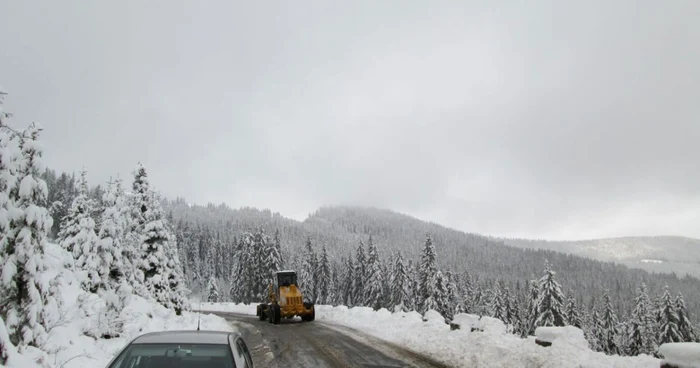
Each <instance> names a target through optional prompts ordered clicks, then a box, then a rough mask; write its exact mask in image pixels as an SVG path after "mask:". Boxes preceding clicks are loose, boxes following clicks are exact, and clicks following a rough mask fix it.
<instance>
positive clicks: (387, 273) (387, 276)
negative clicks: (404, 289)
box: [379, 257, 394, 310]
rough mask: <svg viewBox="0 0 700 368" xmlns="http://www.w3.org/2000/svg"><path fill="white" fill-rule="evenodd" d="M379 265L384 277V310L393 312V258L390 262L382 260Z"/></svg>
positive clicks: (382, 301)
mask: <svg viewBox="0 0 700 368" xmlns="http://www.w3.org/2000/svg"><path fill="white" fill-rule="evenodd" d="M379 265H380V267H379V268H380V269H381V275H382V298H381V299H382V300H381V303H382V308H386V309H387V310H393V309H394V308H393V306H392V305H391V277H392V274H393V272H392V269H393V263H392V260H391V257H390V259H388V260H380V262H379Z"/></svg>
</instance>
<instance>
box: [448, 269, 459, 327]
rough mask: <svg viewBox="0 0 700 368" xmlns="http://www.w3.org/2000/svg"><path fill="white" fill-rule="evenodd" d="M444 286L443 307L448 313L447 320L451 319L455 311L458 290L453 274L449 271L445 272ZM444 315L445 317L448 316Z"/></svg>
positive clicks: (457, 301) (457, 302)
mask: <svg viewBox="0 0 700 368" xmlns="http://www.w3.org/2000/svg"><path fill="white" fill-rule="evenodd" d="M445 287H446V289H447V290H446V297H445V309H446V311H447V313H448V316H449V320H450V321H452V318H453V317H454V315H455V313H456V311H457V305H458V304H459V301H460V298H459V292H458V291H457V280H456V277H455V275H454V274H453V273H452V272H450V271H446V272H445ZM448 316H446V317H448Z"/></svg>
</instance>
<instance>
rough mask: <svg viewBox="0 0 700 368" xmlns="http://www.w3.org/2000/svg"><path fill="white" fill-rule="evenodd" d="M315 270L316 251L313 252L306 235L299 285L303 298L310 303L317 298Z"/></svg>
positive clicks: (316, 266) (316, 264)
mask: <svg viewBox="0 0 700 368" xmlns="http://www.w3.org/2000/svg"><path fill="white" fill-rule="evenodd" d="M317 270H318V258H317V257H316V252H314V249H313V247H312V246H311V238H310V237H308V238H307V239H306V252H305V254H304V261H303V264H302V268H301V280H300V284H301V285H300V286H301V290H303V292H304V298H306V300H307V301H309V302H312V303H316V298H317V294H316V286H317V277H316V271H317Z"/></svg>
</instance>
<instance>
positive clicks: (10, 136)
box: [0, 90, 21, 365]
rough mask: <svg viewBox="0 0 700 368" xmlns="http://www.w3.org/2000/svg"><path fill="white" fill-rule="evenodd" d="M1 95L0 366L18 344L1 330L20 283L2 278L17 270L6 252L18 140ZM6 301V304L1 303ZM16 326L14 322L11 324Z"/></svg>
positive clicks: (15, 302) (13, 308) (16, 300)
mask: <svg viewBox="0 0 700 368" xmlns="http://www.w3.org/2000/svg"><path fill="white" fill-rule="evenodd" d="M5 94H6V93H5V92H4V91H2V90H0V275H2V277H1V278H0V295H2V299H3V300H2V303H0V365H1V364H4V363H5V360H6V359H7V358H8V357H9V354H10V353H11V351H13V350H14V347H13V346H12V344H13V342H14V343H15V344H16V343H17V342H18V339H19V336H18V334H15V339H13V340H14V341H13V342H11V341H10V340H11V338H10V335H11V334H12V329H11V328H10V331H7V330H6V329H5V322H4V321H8V317H9V318H10V319H9V322H10V323H9V324H8V325H12V324H13V322H12V321H13V319H15V318H17V313H18V311H17V309H19V295H18V293H17V288H16V286H17V285H16V282H17V281H21V279H14V277H11V278H12V279H11V280H8V279H7V278H6V276H5V275H8V276H12V274H15V275H16V272H17V266H16V265H15V262H14V260H15V259H16V258H17V256H16V255H15V254H14V253H15V251H16V250H15V249H14V247H12V248H10V245H11V244H12V243H13V242H12V241H11V240H12V238H13V237H14V236H15V234H16V230H15V229H14V228H12V227H11V226H10V225H11V220H12V219H11V217H10V214H12V213H15V212H16V210H15V200H16V197H15V198H12V199H11V198H10V196H11V192H12V190H13V189H14V188H15V187H16V186H17V175H18V172H17V171H18V164H19V162H18V161H19V158H20V153H19V152H18V147H17V146H18V144H17V138H18V136H17V135H16V134H15V133H14V131H12V130H11V129H10V128H9V127H8V126H6V125H5V122H6V120H7V119H8V118H9V117H10V116H11V115H10V114H9V113H6V112H5V111H4V110H3V106H2V105H3V100H4V98H5ZM5 299H7V300H5ZM14 324H16V322H14Z"/></svg>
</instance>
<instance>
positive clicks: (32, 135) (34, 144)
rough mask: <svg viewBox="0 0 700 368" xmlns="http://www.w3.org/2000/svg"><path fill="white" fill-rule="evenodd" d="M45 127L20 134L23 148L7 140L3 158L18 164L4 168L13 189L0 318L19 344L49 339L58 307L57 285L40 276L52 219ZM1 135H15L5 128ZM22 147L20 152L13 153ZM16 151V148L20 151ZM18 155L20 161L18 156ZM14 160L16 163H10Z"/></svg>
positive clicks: (3, 269) (34, 128)
mask: <svg viewBox="0 0 700 368" xmlns="http://www.w3.org/2000/svg"><path fill="white" fill-rule="evenodd" d="M40 132H41V128H40V127H39V126H37V125H36V124H31V125H30V126H29V127H28V128H27V129H26V130H25V131H24V132H22V134H21V135H20V137H19V142H18V143H19V147H16V146H15V147H13V144H14V143H15V142H17V141H16V140H14V139H7V138H6V139H0V140H4V141H5V142H7V144H8V146H5V147H4V148H5V150H4V152H3V153H2V159H3V160H4V159H5V158H11V160H12V161H8V162H7V163H6V164H8V165H13V166H14V164H16V166H14V168H15V170H16V171H15V172H16V174H17V176H16V178H17V180H16V181H15V180H13V179H12V178H11V176H12V172H11V170H10V172H8V171H7V170H8V168H6V171H5V172H0V176H4V179H5V180H6V184H9V183H10V182H11V181H14V182H15V183H14V184H16V185H14V186H13V187H11V188H9V189H10V190H9V196H8V198H7V199H8V203H6V204H7V205H8V206H11V208H12V212H11V213H9V214H8V215H9V220H10V221H9V224H8V225H9V226H8V230H9V231H8V233H7V235H6V237H5V238H4V239H2V243H1V244H2V245H3V246H4V248H3V249H4V250H3V251H2V254H3V257H2V258H3V263H2V285H1V286H2V290H1V291H2V295H3V299H4V302H3V303H2V306H1V307H0V313H2V315H1V316H0V318H2V319H4V321H5V324H6V328H7V332H8V333H9V339H10V341H11V343H12V344H13V345H15V346H26V345H31V346H41V345H43V344H44V343H45V342H46V338H47V326H48V324H49V323H51V322H53V321H51V316H50V313H52V312H54V311H56V310H57V308H58V300H57V299H56V297H55V294H54V293H55V289H54V288H52V287H51V284H50V283H48V282H44V281H42V279H41V274H42V273H43V272H45V271H46V265H45V263H44V248H45V246H46V237H47V234H48V232H49V231H50V229H51V226H52V225H53V220H52V219H51V216H50V215H49V212H48V210H47V209H46V198H47V187H46V183H45V182H44V180H43V179H41V173H42V172H43V171H44V166H43V161H42V154H43V151H42V147H41V145H40V144H39V142H38V139H39V133H40ZM2 134H10V132H7V131H5V130H4V129H3V133H2ZM17 148H19V156H16V157H12V156H11V153H9V152H12V151H13V150H16V149H17ZM15 152H16V151H15ZM15 159H16V161H15ZM10 162H12V163H10Z"/></svg>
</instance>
